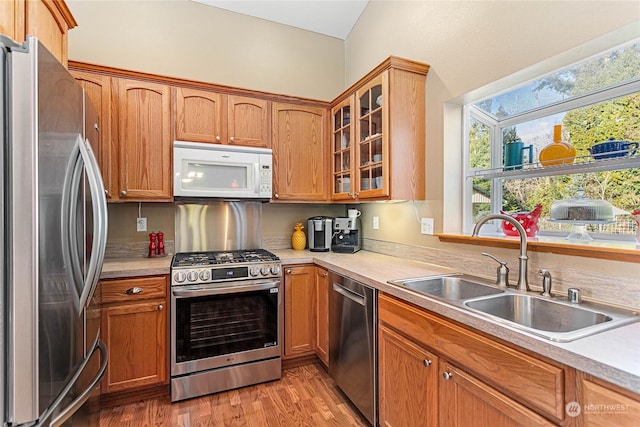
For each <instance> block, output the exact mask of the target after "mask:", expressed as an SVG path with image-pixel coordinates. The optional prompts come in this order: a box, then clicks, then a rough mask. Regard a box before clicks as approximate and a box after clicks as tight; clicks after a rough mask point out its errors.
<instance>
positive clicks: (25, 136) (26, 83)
mask: <svg viewBox="0 0 640 427" xmlns="http://www.w3.org/2000/svg"><path fill="white" fill-rule="evenodd" d="M0 60H1V65H0V83H1V84H2V87H1V92H0V95H1V96H0V100H1V101H2V102H0V115H1V116H0V117H1V118H2V120H0V133H1V134H2V142H3V144H2V150H1V151H0V156H1V163H0V164H1V165H2V175H1V176H0V180H1V184H2V185H0V191H1V192H2V194H1V197H2V209H1V210H0V215H1V216H2V217H1V218H0V224H3V226H2V229H1V231H0V242H2V244H1V246H0V251H2V253H1V254H0V269H1V271H0V273H1V277H2V285H3V286H2V293H1V294H0V316H1V319H2V322H0V338H1V339H0V345H1V346H2V347H3V348H2V349H1V350H2V351H0V363H1V366H2V368H3V369H2V370H1V371H0V382H1V383H2V384H1V385H2V393H3V396H2V399H0V409H1V410H2V412H1V413H2V416H3V419H2V421H4V423H3V425H9V426H23V425H24V426H31V425H37V426H50V425H54V426H57V425H62V424H64V425H77V426H88V425H98V421H99V420H98V418H97V413H96V412H97V408H96V406H95V402H96V396H97V397H98V399H99V394H98V395H96V392H97V393H99V387H98V384H99V381H100V378H101V376H102V375H103V373H104V371H105V367H106V363H107V358H106V348H105V347H104V344H103V343H102V342H101V341H100V340H99V328H100V311H99V307H98V305H97V301H95V299H96V298H95V295H99V294H98V293H96V292H95V289H96V285H97V283H98V277H99V275H100V271H101V269H102V262H103V260H104V251H105V246H106V236H107V205H106V199H105V194H104V186H103V184H102V180H101V177H100V176H101V175H100V171H99V169H98V162H97V160H96V158H95V156H94V154H93V153H94V149H92V147H91V144H90V140H94V141H97V140H98V139H97V138H95V136H96V132H98V131H99V129H98V128H97V126H95V125H94V123H95V121H93V120H92V118H93V117H97V116H96V114H95V111H94V110H93V109H92V107H91V105H90V103H88V102H86V104H87V105H85V95H84V92H83V90H82V88H81V87H80V86H79V85H78V84H77V83H76V81H75V80H74V79H73V77H72V76H71V75H70V74H69V72H68V71H67V70H66V69H65V68H64V67H63V66H62V65H61V64H60V63H59V62H58V61H57V60H56V59H55V58H54V57H53V55H52V54H51V53H50V52H49V51H47V50H46V48H44V47H43V46H42V44H40V42H38V40H37V39H35V38H33V37H28V38H27V41H26V42H25V43H23V44H17V43H15V42H14V41H12V40H11V39H9V38H7V37H5V36H0ZM96 152H98V150H96Z"/></svg>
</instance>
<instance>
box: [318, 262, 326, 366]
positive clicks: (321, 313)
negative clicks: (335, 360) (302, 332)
mask: <svg viewBox="0 0 640 427" xmlns="http://www.w3.org/2000/svg"><path fill="white" fill-rule="evenodd" d="M315 270H316V271H315V286H316V324H317V327H316V355H317V356H318V358H319V359H320V361H321V362H322V363H324V365H325V366H327V367H328V366H329V272H328V271H327V270H326V269H324V268H322V267H315Z"/></svg>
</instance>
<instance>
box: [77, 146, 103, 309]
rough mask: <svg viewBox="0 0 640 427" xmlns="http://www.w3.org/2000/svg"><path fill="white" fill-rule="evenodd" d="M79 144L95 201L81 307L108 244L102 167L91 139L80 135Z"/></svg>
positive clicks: (96, 281) (86, 302)
mask: <svg viewBox="0 0 640 427" xmlns="http://www.w3.org/2000/svg"><path fill="white" fill-rule="evenodd" d="M78 146H79V147H80V155H81V156H82V160H83V161H84V164H85V170H86V172H87V180H88V181H89V187H90V190H91V200H92V201H93V203H92V206H93V245H92V252H91V259H90V260H89V267H88V269H87V277H86V278H85V285H84V288H83V290H82V295H81V296H80V307H81V308H82V307H85V306H87V305H88V303H89V299H91V296H92V294H93V291H94V289H95V287H96V285H97V283H98V280H99V279H100V272H101V270H102V263H103V262H104V253H105V249H106V245H107V199H106V197H105V192H104V184H103V182H102V177H101V175H100V168H99V167H98V162H97V160H96V157H95V155H94V154H93V151H92V150H91V145H90V144H89V140H88V139H87V140H85V141H82V138H80V137H79V141H78Z"/></svg>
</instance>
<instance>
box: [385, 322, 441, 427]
mask: <svg viewBox="0 0 640 427" xmlns="http://www.w3.org/2000/svg"><path fill="white" fill-rule="evenodd" d="M378 388H379V396H380V409H379V419H380V425H381V426H389V427H403V426H406V427H422V426H424V427H428V426H429V427H430V426H437V425H438V410H437V408H438V357H437V356H436V355H435V354H433V353H431V352H429V351H428V350H426V349H425V348H424V347H422V346H420V345H419V344H416V343H414V342H412V341H410V340H408V339H406V338H404V337H403V336H401V335H400V334H398V333H396V332H395V331H394V330H393V329H391V328H387V327H385V326H383V325H380V326H379V327H378Z"/></svg>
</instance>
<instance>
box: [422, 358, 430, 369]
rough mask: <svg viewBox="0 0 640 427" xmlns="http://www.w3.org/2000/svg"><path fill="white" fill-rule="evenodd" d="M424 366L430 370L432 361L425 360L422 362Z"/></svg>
mask: <svg viewBox="0 0 640 427" xmlns="http://www.w3.org/2000/svg"><path fill="white" fill-rule="evenodd" d="M422 364H423V365H424V366H426V367H427V368H428V367H429V366H431V360H429V359H424V360H423V361H422Z"/></svg>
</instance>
